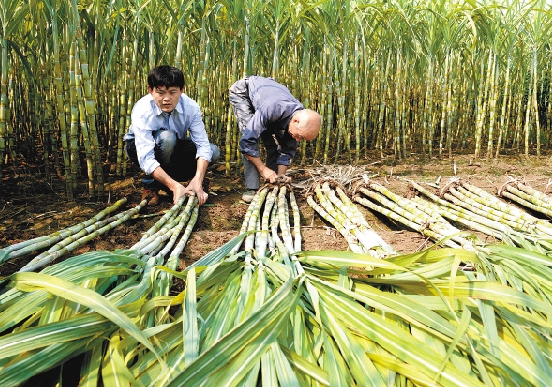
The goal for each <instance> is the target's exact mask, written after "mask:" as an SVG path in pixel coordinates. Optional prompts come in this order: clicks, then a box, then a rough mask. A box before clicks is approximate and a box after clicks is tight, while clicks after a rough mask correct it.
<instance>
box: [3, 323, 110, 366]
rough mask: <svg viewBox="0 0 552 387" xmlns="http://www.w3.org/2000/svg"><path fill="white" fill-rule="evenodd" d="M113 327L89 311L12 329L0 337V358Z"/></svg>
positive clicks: (88, 336) (101, 331)
mask: <svg viewBox="0 0 552 387" xmlns="http://www.w3.org/2000/svg"><path fill="white" fill-rule="evenodd" d="M114 327H115V326H114V325H113V323H112V322H110V321H108V320H107V319H106V318H105V317H103V316H101V315H99V314H98V313H91V314H87V315H81V316H76V317H73V318H70V319H67V320H62V321H58V322H53V323H51V324H47V325H43V326H37V327H29V328H27V329H24V330H20V331H14V332H12V333H9V334H7V335H4V336H1V337H0V359H2V358H6V357H11V356H16V355H18V354H22V353H25V352H27V351H32V350H34V349H37V348H41V347H46V346H48V345H51V344H54V343H63V342H68V341H74V340H79V339H85V338H91V337H94V336H99V335H101V334H103V333H104V332H108V331H109V330H110V329H112V328H114Z"/></svg>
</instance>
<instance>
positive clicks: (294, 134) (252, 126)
mask: <svg viewBox="0 0 552 387" xmlns="http://www.w3.org/2000/svg"><path fill="white" fill-rule="evenodd" d="M229 97H230V104H231V105H232V107H233V109H234V113H235V115H236V118H237V120H238V126H239V128H240V132H241V139H240V150H241V152H242V155H243V166H244V175H245V185H246V188H247V191H246V192H245V193H244V194H243V197H242V199H243V200H244V201H245V202H246V203H250V202H251V200H252V199H253V196H254V195H255V192H256V191H257V190H258V189H259V187H260V181H259V179H260V176H262V177H263V178H265V179H266V180H267V181H269V182H270V183H274V182H276V180H277V178H281V179H283V180H284V181H290V180H291V179H290V178H289V177H287V176H286V171H287V169H288V167H289V165H290V161H291V159H292V158H293V156H295V152H296V150H297V146H298V144H299V141H301V140H314V139H315V138H316V136H317V135H318V132H319V131H320V124H321V117H320V115H319V114H318V113H317V112H315V111H313V110H310V109H305V108H304V107H303V105H302V104H301V103H300V102H299V101H298V100H297V99H295V97H294V96H293V95H292V94H291V92H290V91H289V90H288V89H287V87H285V86H283V85H281V84H279V83H277V82H276V81H275V80H274V79H272V78H264V77H259V76H254V75H253V76H249V77H246V78H244V79H241V80H239V81H237V82H236V83H234V84H233V85H232V86H231V87H230V92H229ZM259 139H260V140H261V141H262V142H263V144H264V146H265V148H266V165H265V164H264V163H263V162H262V161H261V159H260V155H259Z"/></svg>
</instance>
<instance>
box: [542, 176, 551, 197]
mask: <svg viewBox="0 0 552 387" xmlns="http://www.w3.org/2000/svg"><path fill="white" fill-rule="evenodd" d="M551 186H552V179H548V184H546V187H544V191H543V192H544V193H545V194H547V193H548V190H549V189H550V187H551Z"/></svg>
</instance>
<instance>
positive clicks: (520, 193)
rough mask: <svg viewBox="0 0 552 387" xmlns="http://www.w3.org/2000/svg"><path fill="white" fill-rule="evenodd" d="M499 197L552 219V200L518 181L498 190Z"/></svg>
mask: <svg viewBox="0 0 552 387" xmlns="http://www.w3.org/2000/svg"><path fill="white" fill-rule="evenodd" d="M498 195H499V196H502V197H505V198H508V199H510V200H512V201H514V202H516V203H518V204H519V205H521V206H523V207H526V208H530V209H531V210H533V211H537V212H540V213H542V214H544V215H546V216H549V217H552V198H551V197H550V196H548V195H547V194H546V193H544V192H540V191H537V190H536V189H533V188H531V187H530V186H528V185H526V184H523V183H521V182H520V181H518V180H515V179H510V180H509V181H507V182H506V183H504V185H503V186H502V187H501V188H500V189H499V190H498Z"/></svg>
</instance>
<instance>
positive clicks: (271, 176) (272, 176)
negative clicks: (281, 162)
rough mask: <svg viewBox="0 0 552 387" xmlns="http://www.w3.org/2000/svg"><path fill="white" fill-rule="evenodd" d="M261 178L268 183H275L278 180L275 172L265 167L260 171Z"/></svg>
mask: <svg viewBox="0 0 552 387" xmlns="http://www.w3.org/2000/svg"><path fill="white" fill-rule="evenodd" d="M261 176H262V177H264V178H265V179H266V180H267V181H268V182H269V183H276V179H277V178H278V175H276V172H274V171H273V170H272V169H270V168H268V167H266V166H265V167H264V168H263V169H262V170H261Z"/></svg>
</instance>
